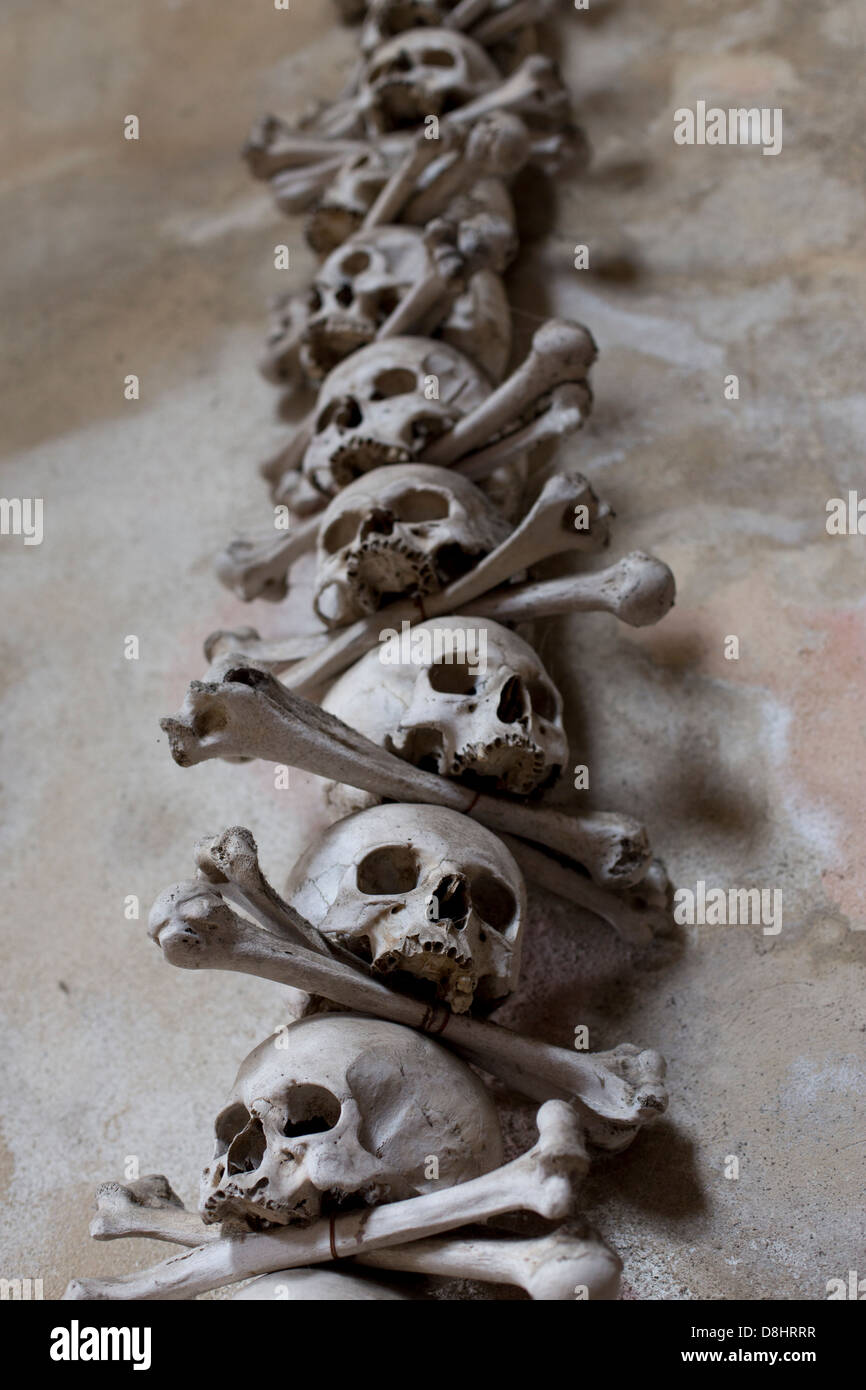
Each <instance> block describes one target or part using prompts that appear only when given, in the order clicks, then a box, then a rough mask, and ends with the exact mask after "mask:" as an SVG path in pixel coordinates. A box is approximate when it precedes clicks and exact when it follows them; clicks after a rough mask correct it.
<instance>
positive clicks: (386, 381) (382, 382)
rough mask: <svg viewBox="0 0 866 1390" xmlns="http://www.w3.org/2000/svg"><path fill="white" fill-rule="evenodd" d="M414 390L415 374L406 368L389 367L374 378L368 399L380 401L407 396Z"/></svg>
mask: <svg viewBox="0 0 866 1390" xmlns="http://www.w3.org/2000/svg"><path fill="white" fill-rule="evenodd" d="M414 390H415V373H414V372H410V371H408V370H407V368H406V367H391V368H389V369H388V370H387V371H385V372H380V373H379V375H378V376H377V377H376V379H375V381H374V382H373V390H372V392H371V393H370V399H371V400H374V401H381V400H382V399H384V398H385V397H386V396H408V394H409V392H410V391H414Z"/></svg>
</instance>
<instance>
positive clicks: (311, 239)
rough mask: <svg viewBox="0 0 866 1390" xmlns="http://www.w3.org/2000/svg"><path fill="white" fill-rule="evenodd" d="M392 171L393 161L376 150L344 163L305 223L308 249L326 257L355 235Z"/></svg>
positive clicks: (379, 150) (353, 156)
mask: <svg viewBox="0 0 866 1390" xmlns="http://www.w3.org/2000/svg"><path fill="white" fill-rule="evenodd" d="M395 167H396V160H395V159H393V158H392V159H389V158H388V156H387V155H386V153H385V151H384V150H381V149H378V148H376V147H372V148H371V149H369V150H366V151H364V152H362V153H360V154H356V155H352V156H351V157H350V158H349V159H347V160H346V161H345V163H344V164H342V165H341V166H340V168H339V169H338V170H337V173H336V174H335V175H334V178H333V180H332V181H331V183H330V184H329V185H328V188H327V190H326V192H325V193H324V194H323V196H322V199H321V201H320V202H319V204H318V206H317V207H315V208H314V209H313V211H312V212H311V213H310V214H309V216H308V217H307V219H306V221H305V223H304V237H305V239H306V242H307V245H308V246H309V247H310V249H311V250H312V251H315V252H316V254H317V255H319V256H327V255H329V254H330V252H331V251H334V250H336V248H337V247H338V246H341V245H342V244H343V242H344V241H345V240H346V238H347V237H349V236H351V235H352V233H353V232H356V231H358V229H359V227H360V225H361V223H362V222H363V220H364V218H365V216H366V215H367V213H368V212H369V210H370V208H371V207H372V206H373V203H374V202H375V201H376V199H377V198H378V196H379V194H380V193H381V191H382V189H383V188H384V187H385V184H386V183H387V181H388V177H389V175H390V174H392V173H393V171H394V168H395Z"/></svg>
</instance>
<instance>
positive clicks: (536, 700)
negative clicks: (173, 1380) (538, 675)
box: [529, 680, 557, 720]
mask: <svg viewBox="0 0 866 1390" xmlns="http://www.w3.org/2000/svg"><path fill="white" fill-rule="evenodd" d="M529 699H530V701H531V702H532V708H533V710H534V712H535V713H536V714H537V715H538V717H539V719H548V720H550V719H555V718H556V710H557V702H556V695H555V694H554V692H553V690H552V689H551V688H550V686H549V685H547V684H546V682H545V681H540V680H538V681H530V684H529Z"/></svg>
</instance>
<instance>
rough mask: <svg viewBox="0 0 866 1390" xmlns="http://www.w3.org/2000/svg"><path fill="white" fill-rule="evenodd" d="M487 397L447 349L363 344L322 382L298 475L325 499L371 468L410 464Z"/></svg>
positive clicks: (397, 342)
mask: <svg viewBox="0 0 866 1390" xmlns="http://www.w3.org/2000/svg"><path fill="white" fill-rule="evenodd" d="M489 394H490V386H489V384H488V382H487V380H486V378H485V377H484V376H483V375H482V373H481V372H480V371H479V370H478V368H477V367H474V366H473V365H472V363H471V362H470V361H469V360H468V358H466V357H464V356H463V354H462V353H460V352H458V351H457V349H456V348H452V347H450V346H449V345H448V344H447V343H442V342H436V341H434V340H433V339H431V338H416V337H406V338H402V337H400V338H387V339H385V340H384V341H382V342H376V343H370V344H369V345H368V346H367V347H363V348H360V349H359V350H358V351H357V352H354V353H352V355H351V356H350V357H347V358H346V359H345V360H344V361H343V362H341V363H340V364H339V366H337V367H335V368H334V370H333V371H332V372H331V373H330V374H329V375H328V376H327V377H326V378H325V380H324V381H323V383H322V386H321V388H320V390H319V395H318V400H317V402H316V417H315V424H314V428H313V437H312V439H311V440H310V443H309V445H308V446H307V449H306V452H305V454H304V462H303V471H304V474H305V476H306V477H307V478H308V479H309V481H310V482H311V483H312V485H313V486H314V487H315V488H316V489H317V490H318V491H319V492H322V493H324V494H325V495H326V496H328V497H332V496H334V494H335V493H337V492H339V491H340V489H341V488H344V487H346V486H347V485H348V484H349V483H351V482H354V480H355V479H356V478H359V477H360V476H361V474H363V473H369V472H370V471H371V469H373V468H380V467H382V466H383V465H384V464H392V463H412V462H413V461H414V460H415V459H417V458H418V457H419V456H420V455H421V453H422V452H423V450H424V449H425V448H426V447H427V446H428V445H429V444H430V443H431V442H432V441H433V440H434V439H437V438H438V437H439V436H440V435H442V434H444V433H445V432H446V431H447V430H449V429H450V428H451V426H452V425H453V424H454V422H455V421H456V420H458V419H459V418H460V417H461V416H462V415H464V414H466V413H467V412H468V411H470V410H474V409H475V407H476V406H477V405H479V404H480V402H481V401H482V400H484V399H485V398H486V397H487V396H489Z"/></svg>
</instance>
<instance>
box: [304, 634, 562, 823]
mask: <svg viewBox="0 0 866 1390" xmlns="http://www.w3.org/2000/svg"><path fill="white" fill-rule="evenodd" d="M322 705H323V708H324V709H326V710H328V711H330V713H331V714H335V715H337V717H338V718H340V719H342V720H343V721H344V722H345V723H346V724H349V725H351V726H352V727H353V728H355V729H357V730H358V731H359V732H360V733H362V734H365V735H366V737H367V738H369V739H371V740H372V741H373V742H374V743H377V744H379V745H380V746H381V747H384V748H387V749H388V750H389V751H390V752H393V753H397V754H398V755H399V756H400V757H401V758H405V759H406V761H407V762H410V763H414V765H415V766H416V767H420V768H424V769H425V770H427V771H430V772H438V773H440V774H441V775H443V776H446V777H457V778H460V779H461V781H464V782H467V783H469V784H470V785H472V786H474V787H478V788H480V789H482V790H484V791H491V790H492V791H504V792H510V793H513V794H514V795H517V796H526V795H528V794H529V793H530V792H533V791H536V790H538V789H539V788H541V787H545V786H548V785H549V784H551V783H552V782H554V781H555V780H556V778H557V777H558V776H559V774H560V772H561V770H562V768H563V766H564V765H565V761H566V758H567V756H568V741H567V739H566V735H565V729H564V727H563V723H562V696H561V695H560V693H559V691H558V690H557V689H556V686H555V685H554V684H553V681H552V680H551V679H550V676H549V675H548V674H547V672H546V671H545V669H544V667H543V665H542V664H541V661H540V659H539V657H538V655H537V653H536V652H534V651H533V649H532V647H530V646H529V644H528V642H524V641H523V639H522V638H521V637H518V636H517V634H516V633H515V632H511V631H510V630H509V629H508V628H505V627H501V626H500V624H499V623H495V622H493V621H491V620H490V619H489V618H472V617H466V616H459V617H451V616H449V617H441V618H431V619H429V620H428V621H427V622H424V623H418V624H416V625H415V626H414V627H412V628H411V629H410V630H408V631H405V632H404V633H402V634H397V633H396V632H394V633H388V631H387V630H385V631H384V632H383V634H382V641H381V642H380V646H379V648H378V649H376V650H374V651H369V652H367V654H366V656H363V657H362V658H361V660H360V661H358V662H356V663H355V665H354V666H352V667H350V668H349V670H348V671H346V672H345V673H344V674H343V675H342V676H341V677H340V678H339V679H338V680H337V681H335V683H334V684H333V685H332V686H331V689H330V690H329V691H328V693H327V695H326V697H325V699H324V700H323V701H322Z"/></svg>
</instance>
